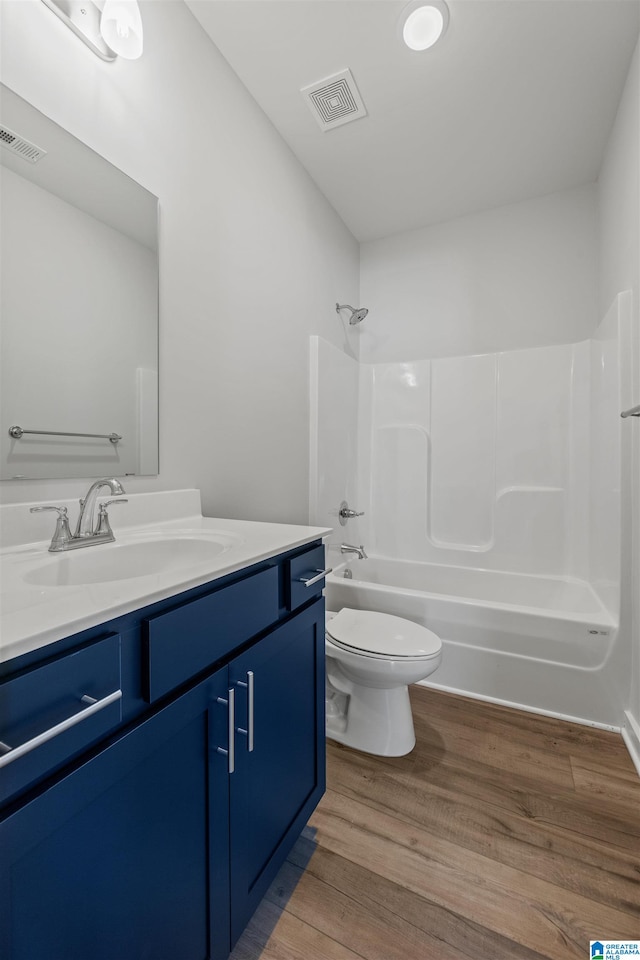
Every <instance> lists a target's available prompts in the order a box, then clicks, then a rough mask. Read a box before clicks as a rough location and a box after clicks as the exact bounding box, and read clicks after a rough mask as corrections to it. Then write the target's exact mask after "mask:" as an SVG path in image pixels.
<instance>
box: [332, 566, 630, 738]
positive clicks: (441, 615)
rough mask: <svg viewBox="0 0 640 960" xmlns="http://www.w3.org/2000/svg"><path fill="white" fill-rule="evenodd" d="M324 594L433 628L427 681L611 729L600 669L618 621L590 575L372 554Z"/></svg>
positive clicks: (614, 719)
mask: <svg viewBox="0 0 640 960" xmlns="http://www.w3.org/2000/svg"><path fill="white" fill-rule="evenodd" d="M345 572H346V573H347V576H348V575H349V574H351V576H352V579H347V578H346V577H345ZM326 600H327V610H333V611H337V610H340V609H342V607H353V608H355V609H361V610H378V611H380V612H382V613H391V614H395V615H396V616H400V617H407V618H408V619H409V620H414V621H415V622H416V623H421V624H423V625H424V626H426V627H428V628H429V629H430V630H433V631H434V633H437V634H438V636H439V637H440V638H441V639H442V642H443V662H442V666H441V667H440V668H439V670H438V671H437V673H435V674H433V676H432V677H430V678H429V680H428V681H424V683H425V685H426V686H430V687H436V688H437V687H439V688H441V689H446V690H449V691H453V692H456V693H463V694H465V695H467V696H474V697H479V698H481V699H486V700H491V701H494V702H497V703H504V704H507V705H509V706H516V707H520V708H522V709H526V710H531V711H534V712H537V713H542V714H548V715H551V716H556V717H561V718H563V719H570V720H576V721H578V722H581V723H588V724H593V725H597V726H604V727H608V728H609V727H611V728H616V729H617V727H616V723H619V710H618V708H617V705H616V704H615V703H614V702H613V701H612V697H611V696H610V694H609V691H608V686H607V679H606V671H605V670H604V669H603V668H604V665H605V663H606V662H607V660H608V658H609V657H610V656H611V653H612V649H613V646H614V644H615V639H616V635H617V622H616V621H615V619H614V618H613V617H612V616H611V614H610V613H609V611H608V610H607V609H606V608H605V607H604V605H603V604H602V603H601V601H600V599H599V598H598V596H597V594H596V593H595V591H594V590H593V588H592V587H591V585H590V584H589V583H587V582H586V581H583V580H576V579H570V578H561V577H545V576H532V575H527V574H517V573H506V572H500V571H492V570H478V569H472V568H465V567H453V566H443V565H437V564H431V563H420V562H413V561H408V560H391V559H386V558H384V557H371V558H369V559H367V560H349V561H348V562H347V563H343V564H341V565H339V566H337V567H335V568H334V572H333V573H332V574H330V575H329V576H328V577H327V589H326Z"/></svg>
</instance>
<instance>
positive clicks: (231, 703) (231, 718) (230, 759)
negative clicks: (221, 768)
mask: <svg viewBox="0 0 640 960" xmlns="http://www.w3.org/2000/svg"><path fill="white" fill-rule="evenodd" d="M218 703H221V704H223V706H225V707H227V709H228V722H229V734H228V744H229V749H228V750H225V748H224V747H216V750H217V752H218V753H221V754H222V755H223V756H225V757H227V771H228V772H229V773H233V771H234V770H235V768H236V747H235V726H236V692H235V690H234V689H233V687H232V688H231V690H229V699H228V700H225V699H224V697H218Z"/></svg>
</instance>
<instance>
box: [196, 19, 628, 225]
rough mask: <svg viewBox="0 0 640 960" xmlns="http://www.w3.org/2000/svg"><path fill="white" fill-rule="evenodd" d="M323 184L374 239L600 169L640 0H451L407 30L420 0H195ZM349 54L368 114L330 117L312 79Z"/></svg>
mask: <svg viewBox="0 0 640 960" xmlns="http://www.w3.org/2000/svg"><path fill="white" fill-rule="evenodd" d="M186 2H187V5H188V6H189V8H190V10H191V11H192V12H193V14H194V16H195V17H196V18H197V19H198V20H199V21H200V23H201V25H202V26H203V27H204V29H205V30H206V31H207V33H208V34H209V36H210V37H211V39H212V40H213V42H214V43H215V44H216V46H217V47H218V48H219V49H220V51H221V53H222V54H223V56H224V57H225V58H226V59H227V61H228V62H229V64H230V65H231V67H232V68H233V69H234V70H235V72H236V73H237V74H238V76H239V77H240V79H241V80H242V81H243V82H244V84H245V85H246V87H247V88H248V90H249V91H250V92H251V94H252V95H253V96H254V97H255V99H256V100H257V102H258V103H259V104H260V106H261V107H262V109H263V110H264V111H265V113H266V114H267V116H268V117H269V118H270V120H271V121H272V123H273V124H274V125H275V127H276V128H277V129H278V130H279V131H280V133H281V134H282V136H283V137H284V139H285V140H286V142H287V143H288V144H289V146H290V147H291V149H292V150H293V152H294V153H295V154H296V156H297V157H298V158H299V160H300V161H301V163H302V164H303V165H304V166H305V167H306V169H307V170H308V171H309V173H310V174H311V176H312V177H313V179H314V180H315V182H316V183H317V184H318V186H319V187H320V189H321V190H322V192H323V193H324V194H325V195H326V197H327V198H328V199H329V201H330V202H331V204H332V205H333V206H334V207H335V209H336V210H337V211H338V213H339V214H340V216H341V217H342V219H343V220H344V222H345V223H346V224H347V226H348V227H349V228H350V230H351V231H352V233H353V234H354V235H355V236H356V237H357V238H358V239H359V240H370V239H374V238H377V237H382V236H388V235H390V234H394V233H399V232H401V231H405V230H411V229H414V228H417V227H421V226H425V225H427V224H429V223H436V222H439V221H443V220H448V219H451V218H453V217H458V216H462V215H465V214H468V213H473V212H476V211H479V210H484V209H488V208H490V207H494V206H499V205H501V204H505V203H512V202H515V201H518V200H524V199H527V198H530V197H534V196H540V195H543V194H546V193H552V192H554V191H556V190H562V189H565V188H568V187H571V186H574V185H577V184H581V183H586V182H589V181H593V180H595V179H596V178H597V175H598V171H599V168H600V163H601V160H602V154H603V150H604V147H605V144H606V141H607V137H608V134H609V131H610V129H611V126H612V123H613V120H614V117H615V112H616V108H617V104H618V101H619V99H620V94H621V92H622V89H623V86H624V81H625V77H626V74H627V71H628V68H629V63H630V60H631V56H632V54H633V50H634V47H635V44H636V42H637V37H638V27H639V14H640V0H450V2H449V9H450V23H449V29H448V31H447V33H446V34H445V36H444V38H443V39H442V40H441V41H440V42H439V43H437V44H436V45H435V46H434V47H433V48H431V49H430V50H427V51H425V52H424V53H412V52H411V51H409V50H408V49H407V48H406V47H405V46H404V45H403V44H402V42H401V41H400V39H399V36H398V31H397V21H398V17H399V14H400V12H401V11H402V10H403V9H404V6H405V0H186ZM345 67H349V68H350V69H351V71H352V73H353V75H354V78H355V81H356V83H357V85H358V88H359V90H360V93H361V95H362V98H363V100H364V102H365V105H366V107H367V110H368V116H367V117H365V118H363V119H360V120H356V121H354V122H353V123H348V124H345V125H344V126H341V127H337V128H335V129H332V130H329V131H323V130H321V129H320V127H319V126H318V124H317V122H316V120H315V119H314V117H313V116H312V114H311V112H310V111H309V108H308V106H307V104H306V103H305V101H304V99H303V97H302V95H301V94H300V88H301V87H303V86H306V85H308V84H310V83H313V82H314V81H317V80H322V79H323V78H324V77H327V76H329V75H330V74H333V73H336V72H338V71H340V70H343V69H344V68H345Z"/></svg>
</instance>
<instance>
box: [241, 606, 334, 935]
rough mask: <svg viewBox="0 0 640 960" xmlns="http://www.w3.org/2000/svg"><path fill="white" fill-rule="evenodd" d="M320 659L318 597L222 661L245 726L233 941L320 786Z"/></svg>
mask: <svg viewBox="0 0 640 960" xmlns="http://www.w3.org/2000/svg"><path fill="white" fill-rule="evenodd" d="M324 662H325V652H324V600H322V599H320V600H318V601H316V602H315V603H313V604H312V605H311V607H309V608H307V609H306V610H305V611H304V612H303V613H301V614H299V615H298V616H296V617H294V618H293V619H292V620H290V621H289V622H288V623H286V624H284V625H283V626H281V627H279V628H278V629H277V630H276V631H274V632H273V633H272V634H271V635H270V636H269V637H268V638H267V639H265V640H264V641H262V643H260V644H258V645H257V646H256V647H254V648H252V649H250V650H248V651H247V652H246V653H245V654H243V655H242V656H240V657H238V658H236V659H235V660H234V661H233V662H232V663H231V665H230V667H229V679H230V682H231V685H232V686H234V687H235V689H236V691H237V693H236V727H240V728H241V730H246V731H247V733H246V734H243V733H240V734H239V735H238V737H237V740H236V758H235V759H236V762H235V768H236V769H235V773H234V774H233V776H231V777H230V778H229V779H230V830H231V833H230V845H231V852H232V856H231V945H232V946H233V945H234V944H235V942H236V940H237V939H238V937H239V936H240V934H241V933H242V931H243V930H244V928H245V926H246V924H247V922H248V920H249V918H250V917H251V915H252V913H253V912H254V910H255V909H256V907H257V906H258V904H259V902H260V900H261V899H262V897H263V895H264V893H265V891H266V889H267V887H268V886H269V884H270V883H271V881H272V879H273V877H274V876H275V874H276V872H277V870H278V868H279V867H280V865H281V864H282V862H283V861H284V859H285V857H286V856H287V853H288V852H289V849H290V847H291V846H292V845H293V843H294V842H295V840H296V839H297V837H298V835H299V834H300V831H301V830H302V828H303V827H304V825H305V823H306V822H307V820H308V819H309V817H310V816H311V813H312V812H313V810H314V809H315V807H316V805H317V803H318V801H319V800H320V798H321V796H322V794H323V793H324V789H325V736H324V727H325V724H324V710H325V679H324V677H325V673H324ZM251 693H253V709H252V710H250V700H251ZM252 726H253V742H250V737H249V734H250V732H251V727H252ZM250 747H253V749H250Z"/></svg>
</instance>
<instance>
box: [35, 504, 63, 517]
mask: <svg viewBox="0 0 640 960" xmlns="http://www.w3.org/2000/svg"><path fill="white" fill-rule="evenodd" d="M44 510H57V511H58V517H59V518H62V517H66V516H67V514H68V511H67V508H66V507H54V506H53V505H51V506H49V505H47V506H46V507H29V513H42V512H43V511H44Z"/></svg>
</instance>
